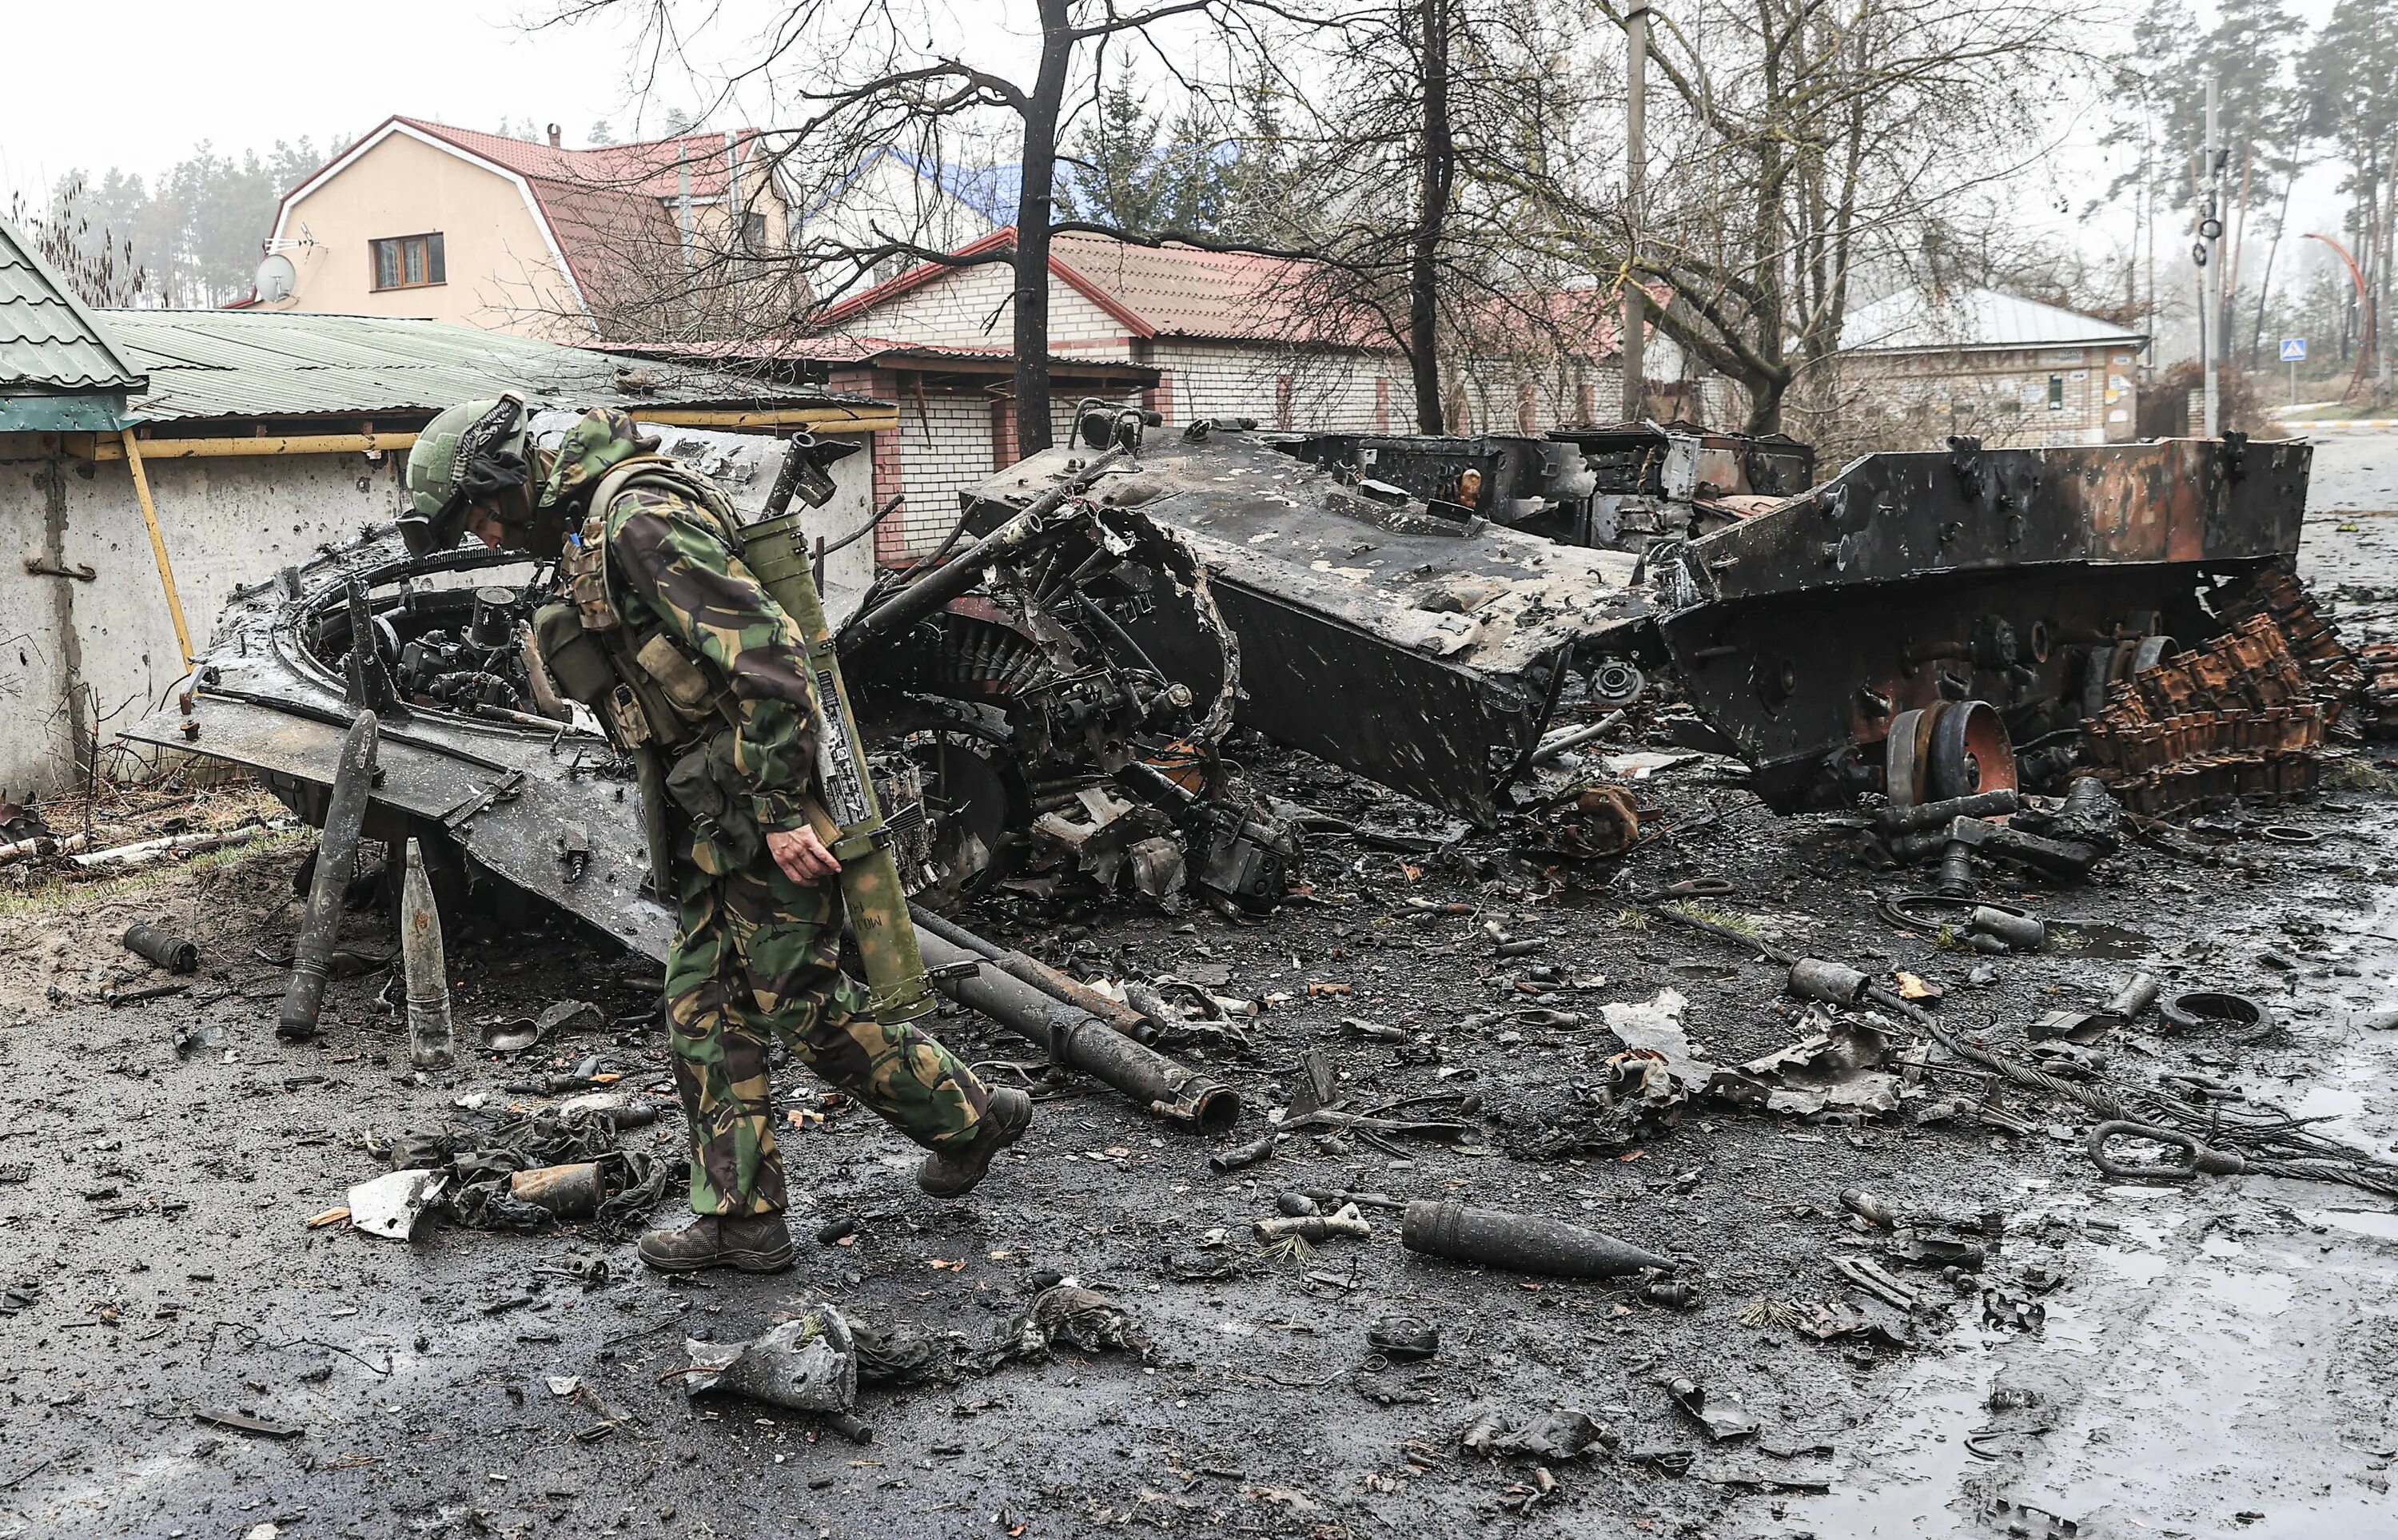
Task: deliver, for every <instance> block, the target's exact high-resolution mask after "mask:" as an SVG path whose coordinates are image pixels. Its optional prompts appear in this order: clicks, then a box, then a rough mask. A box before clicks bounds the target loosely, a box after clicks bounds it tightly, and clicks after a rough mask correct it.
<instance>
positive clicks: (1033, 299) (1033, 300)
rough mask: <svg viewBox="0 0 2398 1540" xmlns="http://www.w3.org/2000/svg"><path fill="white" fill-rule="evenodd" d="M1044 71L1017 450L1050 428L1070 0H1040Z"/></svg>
mask: <svg viewBox="0 0 2398 1540" xmlns="http://www.w3.org/2000/svg"><path fill="white" fill-rule="evenodd" d="M1040 8H1041V71H1040V74H1037V75H1036V76H1035V77H1034V78H1033V82H1032V93H1031V100H1030V101H1029V102H1028V103H1027V104H1026V107H1025V113H1024V161H1023V167H1022V170H1023V181H1022V184H1021V185H1020V186H1019V187H1018V188H1017V194H1016V338H1015V343H1016V450H1017V454H1019V455H1031V454H1037V453H1039V452H1040V451H1041V450H1043V449H1047V448H1048V447H1049V444H1050V435H1049V227H1050V225H1051V224H1052V222H1054V221H1055V219H1056V212H1055V210H1054V209H1053V208H1051V201H1052V197H1051V194H1052V189H1053V184H1054V183H1055V181H1056V180H1057V176H1058V113H1059V111H1060V109H1061V107H1062V104H1063V103H1064V101H1065V99H1066V67H1067V65H1068V64H1070V63H1071V62H1072V60H1073V57H1074V36H1073V20H1072V18H1071V16H1070V15H1069V14H1068V12H1067V0H1040Z"/></svg>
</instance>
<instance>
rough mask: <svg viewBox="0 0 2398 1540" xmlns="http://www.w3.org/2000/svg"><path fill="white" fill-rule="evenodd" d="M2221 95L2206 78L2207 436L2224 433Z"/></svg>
mask: <svg viewBox="0 0 2398 1540" xmlns="http://www.w3.org/2000/svg"><path fill="white" fill-rule="evenodd" d="M2221 95H2222V90H2221V84H2220V81H2219V78H2218V77H2217V76H2215V75H2208V76H2207V77H2206V151H2205V160H2204V162H2203V165H2202V167H2201V169H2202V171H2203V173H2204V175H2205V178H2206V201H2205V204H2204V206H2203V207H2204V208H2205V210H2206V212H2205V213H2204V214H2203V215H2202V216H2200V219H2199V221H2198V234H2199V243H2198V251H2197V257H2198V261H2199V265H2200V267H2201V268H2202V269H2203V279H2204V285H2203V288H2204V293H2205V303H2204V304H2203V306H2201V310H2202V311H2203V314H2202V315H2200V317H2199V323H2198V325H2199V337H2200V340H2201V341H2202V342H2203V344H2204V346H2203V350H2202V351H2203V359H2204V362H2203V368H2205V370H2206V436H2207V437H2209V438H2214V437H2216V436H2217V435H2219V434H2221V432H2222V431H2223V422H2222V410H2223V386H2222V382H2220V381H2219V380H2217V379H2216V370H2217V369H2218V368H2221V364H2222V357H2223V165H2224V162H2226V161H2227V160H2229V159H2230V158H2231V157H2230V152H2228V151H2226V150H2225V149H2224V148H2223V138H2222V136H2223V129H2222V102H2221V100H2220V98H2221Z"/></svg>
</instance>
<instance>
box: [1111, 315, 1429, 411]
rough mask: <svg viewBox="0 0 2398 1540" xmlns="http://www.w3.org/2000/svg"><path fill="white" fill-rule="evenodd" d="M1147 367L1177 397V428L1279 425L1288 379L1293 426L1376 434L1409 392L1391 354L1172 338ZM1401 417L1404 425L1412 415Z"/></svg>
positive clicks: (1153, 348) (1153, 352)
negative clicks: (1390, 405) (1236, 420)
mask: <svg viewBox="0 0 2398 1540" xmlns="http://www.w3.org/2000/svg"><path fill="white" fill-rule="evenodd" d="M1146 361H1147V362H1149V363H1151V364H1153V365H1155V366H1156V367H1157V368H1159V369H1160V370H1162V371H1163V372H1164V374H1165V382H1163V383H1162V385H1161V387H1160V388H1161V391H1164V392H1169V393H1170V394H1171V398H1172V401H1173V408H1174V410H1173V416H1172V418H1171V419H1170V421H1171V422H1176V423H1182V422H1192V421H1194V420H1196V419H1198V418H1202V417H1254V418H1256V419H1257V420H1258V421H1259V422H1260V423H1263V424H1265V425H1267V426H1269V427H1271V426H1273V423H1274V422H1275V416H1276V408H1277V405H1278V404H1279V402H1280V401H1281V400H1282V398H1283V395H1284V392H1283V382H1284V381H1285V380H1286V379H1287V380H1288V381H1289V391H1288V396H1289V402H1290V422H1291V426H1292V427H1294V428H1296V429H1298V430H1300V431H1301V432H1315V433H1372V432H1374V431H1375V430H1376V427H1377V424H1378V422H1381V421H1382V420H1383V417H1384V415H1385V412H1384V411H1383V410H1382V409H1380V404H1381V403H1382V402H1384V401H1387V400H1390V399H1393V398H1394V397H1395V398H1398V399H1404V397H1405V395H1406V390H1407V369H1406V366H1405V364H1404V363H1403V362H1402V361H1401V360H1400V359H1399V358H1398V357H1396V356H1395V355H1388V354H1371V353H1355V354H1334V355H1294V354H1292V353H1291V352H1290V350H1288V349H1287V348H1279V347H1273V346H1271V345H1264V344H1259V343H1241V342H1229V341H1202V340H1197V339H1192V338H1170V339H1160V340H1158V341H1154V342H1152V344H1151V345H1150V348H1149V351H1148V354H1147V357H1146ZM1161 409H1163V408H1161ZM1395 415H1397V416H1398V417H1400V418H1401V419H1402V420H1404V419H1405V417H1406V416H1407V413H1406V412H1405V411H1404V410H1400V411H1398V412H1397V413H1396V414H1395Z"/></svg>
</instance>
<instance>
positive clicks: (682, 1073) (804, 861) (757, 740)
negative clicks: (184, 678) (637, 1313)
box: [403, 397, 1032, 1272]
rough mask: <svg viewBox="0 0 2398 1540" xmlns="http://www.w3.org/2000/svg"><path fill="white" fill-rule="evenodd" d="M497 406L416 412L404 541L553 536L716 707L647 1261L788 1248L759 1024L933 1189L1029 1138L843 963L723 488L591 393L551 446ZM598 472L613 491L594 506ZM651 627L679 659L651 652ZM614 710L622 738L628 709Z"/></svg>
mask: <svg viewBox="0 0 2398 1540" xmlns="http://www.w3.org/2000/svg"><path fill="white" fill-rule="evenodd" d="M513 405H515V403H513V402H512V400H511V398H507V397H503V398H502V399H501V400H500V401H498V402H488V401H486V402H469V403H467V404H465V406H461V407H453V408H450V410H449V411H446V412H444V413H442V414H441V416H439V417H438V418H436V419H435V420H434V422H432V423H430V424H428V425H427V427H426V429H425V432H424V434H423V435H421V436H420V437H419V438H418V440H417V445H416V448H415V449H413V450H411V453H410V456H409V483H410V489H411V493H412V494H413V497H414V501H415V503H416V508H415V511H414V513H413V514H412V515H411V516H408V517H406V518H404V519H403V526H404V527H405V528H406V529H407V532H408V534H409V543H410V546H411V549H412V550H419V551H422V550H425V549H434V548H438V547H440V546H444V545H447V544H449V543H451V542H453V541H454V540H455V539H456V538H457V533H458V529H459V527H460V526H461V525H462V524H463V525H464V527H465V529H467V530H470V531H471V532H472V533H474V534H475V535H476V536H477V538H478V539H480V540H481V541H482V542H484V543H485V544H486V545H491V546H500V545H508V546H516V547H522V548H526V549H537V548H539V547H540V546H541V545H546V544H551V543H552V542H562V544H563V548H564V550H565V553H566V566H567V569H568V570H569V571H570V573H582V574H585V575H586V578H587V581H588V583H589V587H588V589H587V590H586V583H585V581H583V580H578V582H577V584H576V588H575V593H576V596H577V600H578V604H581V605H582V607H583V615H582V623H583V624H585V625H586V626H587V625H588V624H589V623H590V622H591V620H592V618H593V612H592V609H591V608H590V606H589V605H587V604H584V603H583V601H585V600H586V598H587V597H589V596H591V595H593V594H597V595H600V596H603V604H604V605H605V607H606V609H607V611H608V613H609V614H612V615H613V617H614V619H613V620H609V619H603V622H602V623H603V624H604V625H608V626H612V627H613V626H614V625H616V624H617V623H621V629H622V636H621V637H619V638H618V640H617V642H616V651H615V653H614V656H615V657H616V658H617V659H618V661H619V667H620V669H624V670H630V669H633V668H634V667H636V666H637V665H636V664H635V663H634V662H633V659H632V652H633V650H634V649H633V643H634V642H635V641H636V640H639V641H640V642H641V643H642V645H641V646H640V649H639V655H640V660H641V661H642V664H643V665H648V666H645V667H643V670H642V671H643V672H645V673H648V674H652V675H656V676H658V677H651V678H648V679H646V680H643V681H640V682H642V683H643V684H644V685H645V687H647V688H650V690H651V693H652V694H653V695H654V694H656V693H657V690H658V688H659V687H662V688H663V690H665V692H666V693H667V695H669V696H670V697H672V698H673V700H674V703H676V704H677V705H679V706H684V707H688V706H689V705H690V704H691V703H692V702H693V701H704V702H705V703H707V706H708V707H710V708H712V710H711V711H710V712H708V713H703V714H701V715H700V716H699V717H698V720H697V723H696V725H697V726H699V727H701V728H703V729H705V731H704V732H702V733H701V734H700V735H699V738H698V743H697V746H695V747H690V748H686V749H684V750H683V751H682V753H681V755H680V757H679V758H678V759H677V761H676V764H675V769H674V770H673V771H672V773H670V774H668V775H667V777H666V783H667V788H668V789H669V791H670V793H671V796H670V797H669V801H670V803H671V804H672V807H671V811H670V818H669V824H668V827H669V828H670V831H671V832H670V836H669V837H670V838H671V840H672V843H673V856H672V859H671V867H672V871H671V876H670V877H662V878H661V879H660V881H659V888H660V896H661V897H665V896H667V894H668V893H671V895H672V897H673V899H674V901H675V903H676V904H677V906H678V923H677V925H676V928H675V934H674V941H673V944H672V947H671V950H670V951H669V953H668V955H667V1022H668V1027H669V1034H670V1040H671V1042H672V1046H673V1049H674V1053H675V1080H676V1085H677V1087H678V1088H679V1090H680V1092H681V1097H682V1104H683V1111H684V1115H685V1118H686V1120H687V1123H688V1126H689V1134H690V1144H691V1206H692V1208H693V1210H694V1212H696V1213H697V1214H698V1216H699V1217H698V1218H697V1220H695V1221H694V1223H693V1224H691V1225H688V1226H685V1227H684V1228H681V1229H679V1230H664V1229H660V1230H653V1231H651V1232H650V1233H649V1234H647V1235H645V1236H643V1237H642V1238H641V1242H640V1254H641V1258H642V1260H643V1261H645V1262H647V1263H649V1264H650V1265H652V1266H653V1267H657V1268H661V1269H664V1270H667V1271H688V1270H693V1269H696V1268H700V1267H708V1266H724V1265H729V1266H734V1267H739V1268H742V1269H743V1270H745V1271H751V1272H767V1271H775V1270H777V1269H780V1268H782V1267H786V1266H788V1265H790V1260H791V1253H792V1246H791V1240H790V1235H789V1232H788V1229H787V1228H786V1226H785V1224H784V1220H783V1211H784V1210H785V1208H786V1207H787V1206H788V1194H787V1192H786V1189H785V1186H784V1176H783V1161H782V1157H781V1155H780V1153H779V1152H778V1151H777V1150H776V1148H775V1135H774V1105H773V1101H772V1098H771V1095H770V1092H769V1083H768V1066H767V1048H768V1044H769V1043H770V1041H772V1040H773V1039H775V1038H779V1039H781V1041H782V1042H783V1043H784V1045H785V1046H786V1047H787V1048H788V1050H789V1051H791V1052H793V1053H795V1054H797V1055H799V1056H800V1057H801V1058H802V1060H804V1061H805V1062H806V1063H807V1065H808V1066H809V1067H810V1068H812V1069H813V1070H815V1072H816V1074H818V1075H819V1076H821V1077H823V1078H825V1079H826V1080H828V1081H829V1082H831V1083H832V1084H833V1085H835V1086H837V1087H839V1088H840V1089H841V1090H842V1091H846V1092H848V1093H849V1094H850V1095H852V1096H854V1097H855V1098H856V1099H857V1101H858V1102H860V1103H861V1104H863V1105H866V1106H868V1107H869V1108H871V1109H872V1110H873V1111H875V1112H876V1113H878V1114H880V1115H881V1116H882V1118H886V1119H888V1120H889V1121H891V1122H892V1123H894V1124H896V1125H897V1126H898V1127H899V1128H900V1129H901V1130H902V1131H903V1132H906V1133H907V1134H908V1135H909V1137H910V1138H912V1139H914V1140H915V1141H916V1142H917V1143H918V1144H920V1145H923V1146H924V1147H925V1148H926V1149H927V1150H928V1151H929V1152H930V1153H928V1154H927V1155H926V1157H925V1158H924V1161H923V1166H922V1167H921V1168H920V1170H919V1171H918V1173H917V1181H918V1183H919V1185H922V1186H923V1188H924V1189H925V1190H926V1191H927V1192H930V1193H932V1194H934V1195H935V1196H936V1197H961V1196H963V1194H965V1193H966V1192H967V1191H969V1190H971V1189H972V1188H973V1186H974V1185H975V1184H976V1183H977V1182H978V1181H980V1180H981V1178H982V1175H983V1173H984V1172H985V1171H987V1170H988V1169H989V1167H990V1161H991V1158H992V1157H994V1156H995V1155H997V1154H998V1152H999V1151H1000V1150H1001V1149H1003V1148H1004V1147H1006V1146H1007V1145H1010V1144H1013V1143H1014V1142H1015V1141H1016V1140H1017V1138H1018V1137H1020V1136H1021V1135H1022V1133H1023V1132H1024V1130H1025V1128H1026V1127H1027V1126H1028V1125H1029V1124H1030V1122H1031V1113H1032V1106H1031V1099H1030V1098H1029V1097H1027V1096H1026V1095H1025V1094H1024V1093H1023V1092H1022V1091H1016V1090H1012V1089H1001V1090H997V1091H993V1090H991V1089H989V1088H987V1087H985V1086H984V1084H983V1083H982V1081H981V1080H980V1079H978V1078H976V1076H975V1073H974V1071H973V1070H971V1069H969V1068H968V1067H967V1066H966V1065H964V1064H963V1063H962V1062H961V1061H960V1060H959V1059H958V1058H957V1057H956V1056H955V1055H954V1054H952V1053H951V1052H950V1051H949V1050H948V1049H946V1048H943V1047H942V1046H941V1045H940V1044H939V1043H938V1042H936V1041H935V1040H934V1039H933V1038H930V1037H929V1036H927V1035H925V1034H924V1033H922V1032H919V1031H917V1030H915V1029H914V1028H913V1027H912V1026H910V1025H909V1024H905V1023H895V1024H884V1023H882V1022H879V1021H877V1020H876V1019H875V1018H874V1017H873V1016H872V1015H871V1014H870V1013H869V1010H868V1007H869V997H868V995H867V992H866V990H865V989H864V988H863V987H862V986H861V985H859V984H857V983H856V982H855V980H853V979H851V978H850V977H849V976H848V975H846V974H845V973H843V972H842V971H841V967H840V955H841V936H842V899H841V892H840V890H839V888H838V887H837V886H835V885H834V883H833V881H832V878H833V877H834V876H835V875H836V874H837V873H838V872H839V871H840V866H839V864H838V863H837V862H835V860H834V858H833V856H832V853H831V852H830V851H829V850H827V849H826V848H825V846H824V843H823V841H822V839H821V838H820V837H818V835H817V833H816V832H815V829H814V828H813V827H812V826H811V823H810V818H809V800H808V794H809V791H810V788H811V785H812V783H813V782H814V780H815V725H816V714H815V708H814V706H813V704H812V703H811V698H810V695H809V687H808V683H807V678H806V674H805V671H804V669H803V667H802V658H801V645H802V638H801V636H800V633H799V629H798V627H797V626H796V625H795V624H794V623H793V622H792V621H791V619H790V618H789V617H788V615H786V614H785V613H784V612H783V610H782V609H781V608H780V607H779V606H777V605H776V604H775V601H774V600H773V598H771V597H770V596H768V595H767V594H766V593H765V591H764V590H763V589H762V588H761V586H760V585H759V583H758V582H757V581H756V579H755V578H753V577H752V576H751V575H750V573H749V571H748V568H747V567H745V566H744V565H743V563H742V561H741V558H740V557H739V556H738V555H737V554H736V552H737V551H738V549H739V545H738V541H737V538H736V536H735V533H734V517H733V513H732V508H731V505H730V503H729V502H726V501H725V499H724V497H723V494H722V493H721V491H720V490H718V489H716V488H715V487H714V485H713V484H712V483H708V482H707V481H706V480H705V478H704V477H700V476H698V475H696V474H695V473H694V472H692V471H690V470H688V469H687V468H685V467H682V466H680V464H679V463H677V462H673V461H671V460H667V459H666V458H664V457H660V456H657V454H656V450H657V441H656V440H655V439H653V438H644V437H642V436H640V435H639V434H637V433H636V432H635V431H634V427H633V423H632V422H631V420H630V419H629V418H627V417H626V415H625V414H624V413H623V412H620V411H615V410H612V409H600V410H594V411H591V412H588V413H586V414H585V416H584V417H583V419H582V421H581V422H577V423H576V424H575V425H574V427H573V429H571V430H570V431H569V432H568V433H567V435H566V436H565V438H564V439H563V440H562V441H561V443H560V444H559V448H558V449H556V450H554V451H553V450H546V449H537V448H532V447H531V446H529V445H527V444H526V443H525V442H524V440H523V435H522V432H521V429H520V428H516V427H513V426H512V423H511V420H510V419H511V414H510V410H509V408H511V406H513ZM603 483H605V484H607V491H606V496H605V502H606V505H605V506H604V507H594V506H591V504H592V502H594V501H595V494H598V493H600V490H601V489H602V484H603ZM595 545H596V547H597V549H596V550H594V549H593V548H594V546H595ZM573 624H574V623H573V622H569V623H568V626H569V629H570V630H572V629H573ZM543 629H544V632H545V635H544V648H545V651H548V650H550V649H551V637H550V636H548V635H547V630H548V627H547V626H545V627H544V628H543ZM661 636H662V637H665V638H667V641H668V642H670V643H672V644H673V653H674V657H675V658H676V659H679V660H680V662H679V663H676V662H673V661H672V660H667V659H664V658H663V657H662V655H660V654H659V653H657V652H656V651H655V649H657V648H658V646H659V645H660V644H659V643H657V642H655V641H653V640H651V638H655V637H661ZM558 672H559V682H560V683H561V685H564V684H565V683H566V682H567V671H566V670H565V669H563V668H560V669H559V670H558ZM604 715H606V713H605V712H603V716H604ZM612 729H613V730H616V731H618V733H619V735H620V736H624V735H625V733H624V724H623V723H622V722H621V721H616V722H612ZM639 731H640V729H639V727H636V728H635V729H634V730H633V732H634V734H635V735H638V733H639Z"/></svg>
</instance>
